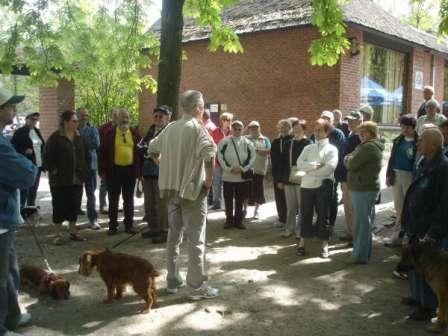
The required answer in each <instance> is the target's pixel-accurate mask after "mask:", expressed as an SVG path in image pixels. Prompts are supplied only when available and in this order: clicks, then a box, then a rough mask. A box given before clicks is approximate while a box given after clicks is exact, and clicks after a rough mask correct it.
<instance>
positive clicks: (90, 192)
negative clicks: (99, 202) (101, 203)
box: [84, 169, 98, 222]
mask: <svg viewBox="0 0 448 336" xmlns="http://www.w3.org/2000/svg"><path fill="white" fill-rule="evenodd" d="M84 187H85V189H86V195H87V218H88V219H89V221H90V222H94V221H96V219H97V217H98V214H97V213H96V210H95V207H96V198H95V190H96V170H94V169H92V170H90V174H89V176H88V177H87V179H86V181H85V183H84Z"/></svg>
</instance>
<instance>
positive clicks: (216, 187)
mask: <svg viewBox="0 0 448 336" xmlns="http://www.w3.org/2000/svg"><path fill="white" fill-rule="evenodd" d="M212 189H213V206H215V207H217V208H221V200H222V168H221V166H218V165H216V166H215V168H214V169H213V186H212Z"/></svg>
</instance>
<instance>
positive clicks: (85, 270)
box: [79, 249, 159, 313]
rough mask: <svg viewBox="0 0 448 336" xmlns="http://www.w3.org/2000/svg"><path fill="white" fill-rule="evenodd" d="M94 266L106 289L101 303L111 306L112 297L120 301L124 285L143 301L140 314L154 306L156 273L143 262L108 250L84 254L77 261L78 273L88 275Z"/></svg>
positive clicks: (157, 274) (137, 258) (155, 301)
mask: <svg viewBox="0 0 448 336" xmlns="http://www.w3.org/2000/svg"><path fill="white" fill-rule="evenodd" d="M95 267H96V269H97V271H98V272H99V273H100V276H101V278H102V279H103V281H104V282H105V283H106V286H107V298H106V299H105V300H104V301H103V302H104V303H112V301H113V298H114V297H115V298H116V299H120V298H121V296H122V294H123V291H124V288H125V285H131V286H132V288H133V289H134V291H135V292H136V293H137V294H138V295H140V296H141V297H142V298H143V300H145V302H146V305H145V307H144V309H142V310H141V313H148V312H149V311H150V310H151V308H152V307H155V306H156V305H157V296H156V285H155V277H157V276H159V272H157V271H156V270H155V269H154V266H153V265H151V263H149V262H148V261H146V260H145V259H143V258H140V257H136V256H132V255H129V254H124V253H112V252H111V251H109V250H107V249H106V250H104V251H86V252H84V253H83V254H82V255H81V257H80V258H79V274H82V275H84V276H89V275H90V274H91V273H92V270H93V269H94V268H95Z"/></svg>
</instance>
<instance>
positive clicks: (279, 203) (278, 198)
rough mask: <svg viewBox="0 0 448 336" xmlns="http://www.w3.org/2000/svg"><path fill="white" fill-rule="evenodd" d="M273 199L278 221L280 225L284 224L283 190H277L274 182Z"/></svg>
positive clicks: (284, 205)
mask: <svg viewBox="0 0 448 336" xmlns="http://www.w3.org/2000/svg"><path fill="white" fill-rule="evenodd" d="M274 197H275V206H276V208H277V214H278V220H279V222H281V223H286V197H285V190H283V189H280V188H278V187H277V183H276V182H274Z"/></svg>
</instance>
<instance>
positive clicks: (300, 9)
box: [139, 0, 448, 137]
mask: <svg viewBox="0 0 448 336" xmlns="http://www.w3.org/2000/svg"><path fill="white" fill-rule="evenodd" d="M343 9H344V20H345V22H346V24H347V36H348V38H349V39H350V41H351V42H352V48H351V50H350V52H348V53H347V54H346V55H345V56H343V57H342V58H341V60H340V61H339V63H338V64H337V65H336V66H334V67H331V68H330V67H317V66H311V65H310V61H309V54H308V48H309V46H310V42H311V41H312V39H314V38H317V37H318V32H317V30H316V29H315V28H314V27H312V26H311V25H310V17H311V13H312V7H311V1H308V0H251V1H248V0H241V1H240V2H239V3H238V4H237V5H235V6H234V7H232V8H230V9H227V10H226V11H225V12H224V13H223V21H224V22H225V23H226V24H228V25H230V26H231V27H233V28H234V29H235V30H236V32H237V33H238V34H239V38H240V41H241V43H242V45H243V48H244V53H242V54H227V53H224V52H216V53H210V52H208V50H207V46H208V31H207V30H205V29H201V28H199V27H196V26H195V25H194V24H193V23H192V22H186V23H185V26H184V36H183V42H184V50H185V51H186V54H187V59H186V60H185V61H184V62H183V69H182V80H181V91H184V90H186V89H191V88H194V89H198V90H201V91H202V92H203V93H204V95H205V98H206V100H207V103H208V104H211V111H212V117H213V118H214V119H215V120H216V119H217V117H218V114H219V112H222V111H224V110H227V111H229V112H233V113H234V114H235V115H236V117H237V118H238V119H241V120H243V121H244V122H245V123H247V122H248V121H250V120H252V119H257V120H259V121H260V123H261V125H262V128H263V131H264V133H265V134H266V135H268V136H271V137H272V136H275V134H276V131H275V125H276V122H277V121H278V120H279V119H281V118H284V117H289V116H297V117H300V118H304V119H307V120H309V121H312V120H315V119H316V118H317V117H318V116H319V114H320V112H321V111H322V110H324V109H334V108H340V109H341V110H342V111H343V113H344V114H346V113H348V112H349V111H350V110H353V109H355V108H357V107H359V105H360V104H362V103H370V104H371V105H372V106H373V108H374V110H375V120H376V121H378V122H380V123H381V124H386V125H387V124H393V123H394V122H395V120H396V118H397V117H398V116H399V115H400V114H403V113H409V112H412V113H416V111H417V109H418V107H419V106H420V104H421V101H422V90H423V86H424V85H433V86H434V87H435V91H436V93H435V98H436V99H437V100H439V101H442V100H444V99H445V98H446V97H444V85H445V82H446V81H445V78H444V76H445V67H446V65H445V62H446V59H447V58H448V47H446V46H444V45H441V44H438V43H437V40H436V37H435V36H433V35H430V34H427V33H424V32H421V31H419V30H417V29H415V28H413V27H410V26H407V25H405V24H403V23H401V22H400V21H399V20H398V19H397V18H395V17H393V16H392V15H390V14H389V13H387V12H386V11H384V10H383V9H382V8H380V7H379V6H378V5H376V4H374V3H373V2H372V1H369V0H351V1H349V2H347V3H346V5H344V7H343ZM152 29H153V30H154V31H156V32H157V31H159V30H160V23H156V24H155V25H154V26H153V27H152ZM151 73H153V74H154V73H157V69H152V70H151ZM139 100H140V101H139V103H140V123H141V125H148V123H149V122H150V116H151V113H150V111H151V110H152V108H153V106H154V104H155V101H156V99H155V96H154V95H153V94H151V93H149V92H148V91H143V92H142V93H141V95H140V97H139Z"/></svg>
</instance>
